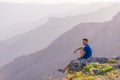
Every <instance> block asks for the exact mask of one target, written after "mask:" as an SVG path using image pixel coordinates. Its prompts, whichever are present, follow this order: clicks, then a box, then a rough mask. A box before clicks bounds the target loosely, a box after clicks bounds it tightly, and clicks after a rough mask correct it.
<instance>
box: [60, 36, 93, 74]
mask: <svg viewBox="0 0 120 80" xmlns="http://www.w3.org/2000/svg"><path fill="white" fill-rule="evenodd" d="M83 45H84V46H85V47H80V48H78V49H76V50H75V51H74V54H75V53H76V52H77V51H78V50H80V57H79V58H77V59H76V60H79V61H80V60H82V59H88V58H90V57H92V48H91V47H90V45H89V44H88V39H86V38H84V39H83ZM74 61H75V60H71V61H70V62H69V64H68V65H66V66H65V68H64V69H58V71H59V72H62V73H64V72H65V71H66V70H67V68H68V67H69V66H70V64H71V63H72V62H74Z"/></svg>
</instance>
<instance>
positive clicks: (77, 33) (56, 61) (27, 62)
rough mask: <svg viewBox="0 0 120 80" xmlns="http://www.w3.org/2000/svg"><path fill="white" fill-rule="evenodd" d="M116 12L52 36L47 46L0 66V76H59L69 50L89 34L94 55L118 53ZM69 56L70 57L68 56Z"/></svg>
mask: <svg viewBox="0 0 120 80" xmlns="http://www.w3.org/2000/svg"><path fill="white" fill-rule="evenodd" d="M119 25H120V12H119V13H118V14H117V15H116V16H114V18H113V19H112V20H111V21H108V22H103V23H81V24H78V25H77V26H75V27H74V28H72V29H71V30H69V31H67V32H65V33H64V34H62V35H61V36H60V37H59V38H57V39H56V40H54V41H53V42H52V43H51V44H50V45H49V46H48V47H47V48H45V49H43V50H40V51H38V52H36V53H34V54H30V55H26V56H21V57H19V58H17V59H15V60H14V61H13V62H11V63H9V64H8V65H6V66H5V67H3V68H1V69H0V79H1V80H40V78H41V75H42V74H44V73H45V74H48V75H49V74H52V75H55V76H59V77H60V76H62V74H61V73H59V72H57V69H58V68H62V67H63V66H65V64H66V63H68V62H69V60H71V59H73V57H76V56H72V52H73V50H74V49H75V48H78V47H79V46H80V45H81V39H82V38H84V37H87V38H89V40H90V44H91V45H92V47H93V50H94V53H93V55H94V56H104V57H105V56H106V57H111V56H112V57H113V56H120V54H119V50H120V46H119V45H120V43H119V39H120V35H119V31H120V27H119ZM71 56H72V57H71Z"/></svg>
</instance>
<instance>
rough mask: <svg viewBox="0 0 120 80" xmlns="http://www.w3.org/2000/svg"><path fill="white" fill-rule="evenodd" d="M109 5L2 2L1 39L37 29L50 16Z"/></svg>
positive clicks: (92, 9)
mask: <svg viewBox="0 0 120 80" xmlns="http://www.w3.org/2000/svg"><path fill="white" fill-rule="evenodd" d="M108 5H110V3H93V4H75V3H61V4H59V3H58V4H35V3H28V4H27V3H25V4H21V3H0V12H1V13H0V22H1V23H0V40H5V39H8V38H11V37H13V36H16V35H18V34H21V33H24V32H27V31H30V30H32V29H35V28H37V27H39V26H40V25H42V23H45V22H46V19H47V18H48V17H50V16H54V17H65V16H74V15H78V14H85V13H89V12H93V11H96V10H97V9H100V8H102V7H105V6H108ZM6 23H7V24H6ZM23 27H24V28H23Z"/></svg>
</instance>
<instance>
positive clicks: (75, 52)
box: [74, 47, 83, 53]
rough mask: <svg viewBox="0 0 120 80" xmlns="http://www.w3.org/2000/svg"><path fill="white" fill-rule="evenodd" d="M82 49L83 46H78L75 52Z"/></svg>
mask: <svg viewBox="0 0 120 80" xmlns="http://www.w3.org/2000/svg"><path fill="white" fill-rule="evenodd" d="M81 49H83V47H80V48H77V49H76V50H75V51H74V53H76V52H77V51H78V50H81Z"/></svg>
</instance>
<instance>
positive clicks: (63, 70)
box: [58, 60, 75, 73]
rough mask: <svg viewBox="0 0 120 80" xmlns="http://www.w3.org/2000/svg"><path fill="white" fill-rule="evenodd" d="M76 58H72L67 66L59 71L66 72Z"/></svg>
mask: <svg viewBox="0 0 120 80" xmlns="http://www.w3.org/2000/svg"><path fill="white" fill-rule="evenodd" d="M74 61H75V60H71V61H70V62H69V63H68V64H67V65H66V66H65V67H64V69H58V71H59V72H63V73H64V72H65V71H66V70H67V68H68V67H69V66H70V64H71V63H72V62H74Z"/></svg>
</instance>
